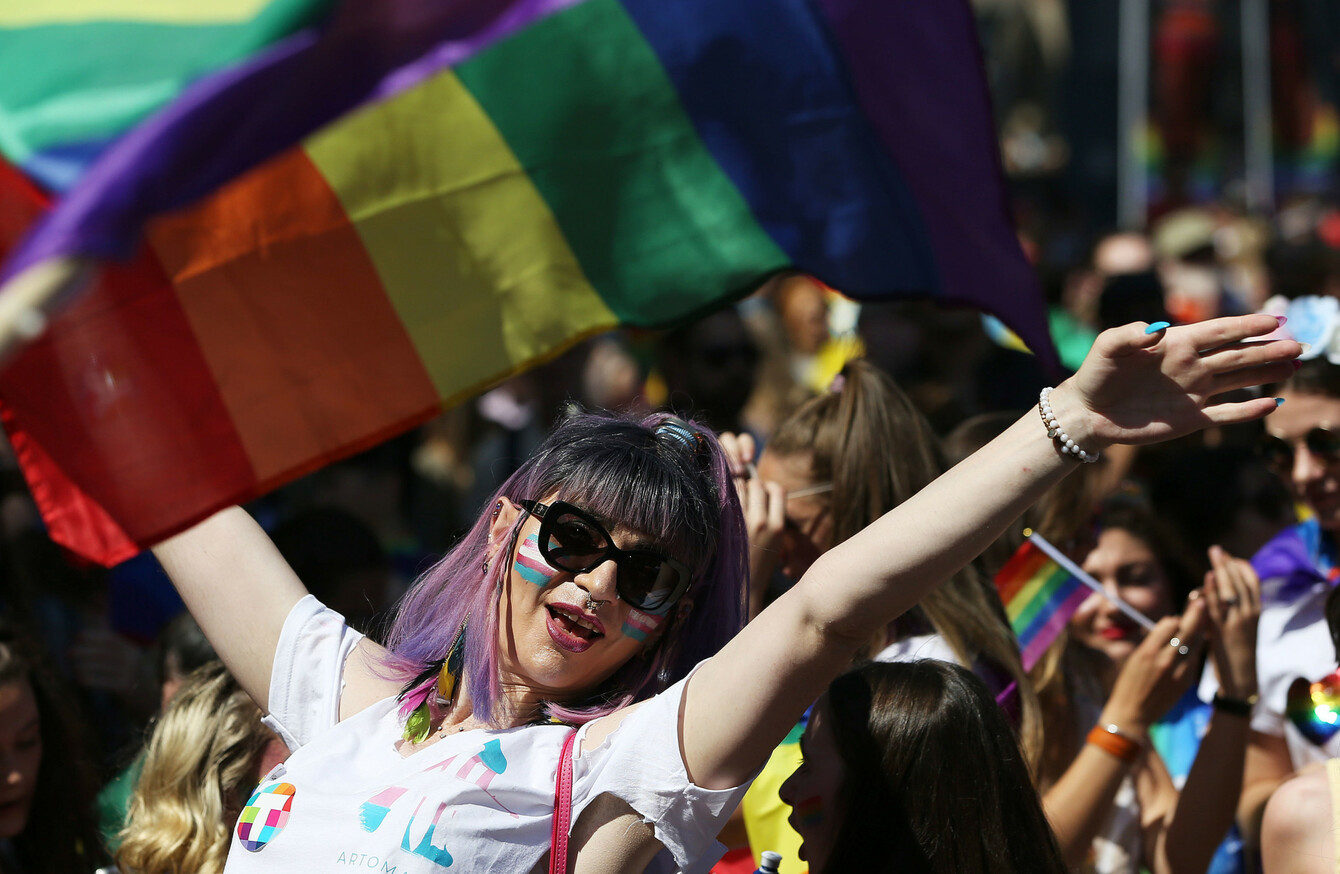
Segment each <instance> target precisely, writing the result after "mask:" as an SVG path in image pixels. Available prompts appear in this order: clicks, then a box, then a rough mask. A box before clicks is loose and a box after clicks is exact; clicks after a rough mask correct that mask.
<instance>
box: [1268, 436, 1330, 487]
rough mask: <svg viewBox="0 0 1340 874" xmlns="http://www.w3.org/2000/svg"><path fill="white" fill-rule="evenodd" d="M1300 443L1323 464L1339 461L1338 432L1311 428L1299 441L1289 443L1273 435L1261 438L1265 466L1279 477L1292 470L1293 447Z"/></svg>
mask: <svg viewBox="0 0 1340 874" xmlns="http://www.w3.org/2000/svg"><path fill="white" fill-rule="evenodd" d="M1296 443H1302V444H1303V445H1304V446H1306V447H1307V451H1308V452H1310V453H1312V455H1314V456H1315V457H1316V458H1317V459H1318V460H1320V461H1321V462H1322V463H1323V464H1332V463H1334V462H1336V461H1340V432H1338V431H1332V430H1331V429H1330V428H1313V429H1312V430H1311V431H1308V432H1307V433H1306V434H1304V435H1303V437H1302V439H1301V440H1299V441H1294V442H1292V443H1291V442H1289V441H1287V440H1282V439H1280V438H1279V437H1276V436H1274V435H1273V434H1267V435H1266V436H1265V437H1263V438H1261V446H1260V454H1261V458H1262V459H1263V460H1264V461H1265V463H1266V466H1268V467H1269V468H1270V469H1271V470H1274V471H1275V472H1276V473H1278V474H1280V475H1281V476H1288V474H1289V472H1290V471H1292V470H1293V462H1294V446H1295V445H1296Z"/></svg>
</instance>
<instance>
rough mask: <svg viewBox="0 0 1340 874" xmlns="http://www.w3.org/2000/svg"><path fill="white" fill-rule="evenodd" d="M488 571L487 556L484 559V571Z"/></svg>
mask: <svg viewBox="0 0 1340 874" xmlns="http://www.w3.org/2000/svg"><path fill="white" fill-rule="evenodd" d="M488 572H489V560H488V559H487V558H486V559H484V573H486V574H487V573H488Z"/></svg>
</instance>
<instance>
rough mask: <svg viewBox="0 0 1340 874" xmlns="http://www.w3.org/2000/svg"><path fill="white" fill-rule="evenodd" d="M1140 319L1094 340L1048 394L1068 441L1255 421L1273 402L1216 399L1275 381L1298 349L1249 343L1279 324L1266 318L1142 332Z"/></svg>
mask: <svg viewBox="0 0 1340 874" xmlns="http://www.w3.org/2000/svg"><path fill="white" fill-rule="evenodd" d="M1147 327H1148V326H1147V325H1146V324H1145V323H1143V322H1136V323H1134V324H1130V325H1123V326H1122V327H1119V328H1113V329H1111V330H1108V331H1104V332H1103V333H1102V334H1099V335H1098V339H1097V340H1096V341H1095V342H1094V344H1093V348H1092V349H1091V350H1090V351H1089V354H1088V356H1087V357H1086V358H1085V359H1084V364H1083V365H1082V366H1081V367H1080V369H1079V372H1078V373H1076V374H1075V375H1074V376H1073V377H1071V378H1070V379H1068V380H1066V381H1065V382H1064V383H1063V384H1062V385H1061V386H1058V387H1057V389H1056V391H1055V392H1053V393H1052V400H1051V404H1052V409H1053V410H1054V411H1055V412H1056V415H1057V418H1058V419H1059V420H1060V421H1061V422H1062V423H1063V424H1064V425H1065V427H1066V429H1067V431H1068V432H1069V433H1070V435H1071V436H1072V437H1073V438H1074V439H1075V441H1076V443H1078V444H1079V445H1080V446H1083V447H1084V448H1086V449H1103V448H1106V447H1107V446H1110V445H1111V444H1113V443H1128V444H1141V443H1153V442H1156V441H1160V440H1168V439H1170V438H1173V437H1179V436H1182V435H1184V434H1189V433H1191V432H1192V431H1196V430H1199V429H1200V428H1204V427H1206V426H1208V425H1212V424H1219V425H1224V424H1232V423H1237V422H1247V421H1251V420H1253V419H1259V418H1261V417H1262V416H1264V415H1266V414H1267V413H1269V412H1271V411H1272V410H1274V409H1275V406H1276V404H1275V400H1274V398H1270V397H1264V398H1253V399H1251V400H1246V401H1237V402H1222V401H1220V402H1216V401H1215V398H1217V397H1218V396H1220V395H1223V394H1225V393H1226V392H1230V391H1233V390H1235V389H1241V388H1247V387H1249V386H1254V385H1261V384H1263V383H1268V382H1282V381H1283V380H1285V379H1287V378H1288V377H1289V376H1291V375H1292V374H1293V372H1294V366H1293V364H1292V362H1293V359H1295V358H1297V357H1298V356H1299V355H1300V354H1302V351H1303V349H1302V346H1300V345H1299V344H1298V343H1297V342H1295V341H1293V340H1284V339H1276V340H1268V341H1259V340H1257V341H1254V340H1253V338H1256V337H1263V336H1265V335H1266V334H1269V333H1271V332H1273V331H1274V330H1275V329H1276V328H1278V327H1279V322H1278V320H1277V319H1276V318H1275V317H1274V316H1271V315H1264V314H1257V315H1250V316H1233V317H1229V318H1222V319H1212V320H1210V321H1206V322H1197V323H1195V324H1191V325H1183V326H1178V327H1173V328H1168V329H1166V330H1164V331H1156V332H1154V333H1152V334H1148V333H1145V330H1146V328H1147Z"/></svg>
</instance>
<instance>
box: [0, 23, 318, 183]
mask: <svg viewBox="0 0 1340 874" xmlns="http://www.w3.org/2000/svg"><path fill="white" fill-rule="evenodd" d="M334 5H335V3H334V2H333V0H193V2H191V3H172V2H162V0H158V2H155V0H109V2H98V3H89V2H82V0H48V2H42V3H5V4H0V155H3V156H4V157H5V159H6V160H7V161H9V162H10V163H11V164H13V165H14V166H15V167H17V168H19V169H20V170H22V171H23V172H24V174H26V175H27V176H28V177H29V178H31V179H33V180H35V181H37V182H38V183H40V184H41V185H43V186H44V187H46V188H47V189H49V190H54V191H66V190H68V189H69V188H71V187H72V186H73V185H74V184H75V183H76V182H77V181H78V180H79V178H80V177H81V176H82V175H83V173H84V171H86V170H87V169H88V167H89V166H90V165H91V164H92V163H93V162H94V161H95V160H96V159H97V158H98V157H99V156H100V155H101V154H102V153H103V152H104V151H106V150H107V148H108V147H109V146H110V145H111V144H112V143H114V142H116V140H118V139H119V138H120V137H121V136H122V135H123V134H125V133H126V132H127V131H129V130H130V129H131V128H133V127H135V126H136V125H138V124H140V123H141V122H143V121H144V120H145V119H147V118H148V117H149V116H151V115H152V114H153V113H155V112H157V111H158V110H160V109H162V108H163V107H165V106H167V105H168V104H170V103H171V102H172V101H174V100H175V99H177V98H178V97H180V96H181V94H182V93H183V92H184V91H185V90H186V89H187V88H188V87H189V86H190V85H191V84H192V83H194V82H195V81H197V80H199V79H201V78H203V77H204V76H206V75H208V74H211V73H214V72H215V71H217V70H220V69H223V68H226V67H229V66H232V65H234V64H237V63H239V62H242V61H245V60H247V59H248V58H249V57H250V56H252V55H253V54H255V53H256V52H258V51H262V50H264V49H265V48H266V47H267V46H269V45H271V44H273V43H275V42H277V41H280V40H282V39H284V38H285V37H288V36H290V35H292V34H293V33H295V32H297V31H299V30H301V29H303V28H304V27H307V26H310V25H312V24H313V23H315V22H317V21H319V20H320V19H321V18H322V17H324V16H325V15H326V14H327V13H328V11H329V10H330V8H331V7H333V6H334Z"/></svg>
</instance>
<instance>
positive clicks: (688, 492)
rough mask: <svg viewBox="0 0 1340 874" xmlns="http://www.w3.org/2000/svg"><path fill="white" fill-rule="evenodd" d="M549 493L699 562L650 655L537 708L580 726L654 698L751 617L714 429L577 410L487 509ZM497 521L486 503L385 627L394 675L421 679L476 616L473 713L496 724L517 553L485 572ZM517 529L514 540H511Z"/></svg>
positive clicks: (733, 509) (744, 553)
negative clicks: (501, 636) (501, 643)
mask: <svg viewBox="0 0 1340 874" xmlns="http://www.w3.org/2000/svg"><path fill="white" fill-rule="evenodd" d="M667 423H681V424H687V425H689V427H690V428H692V429H693V430H694V431H695V432H697V435H698V436H699V437H701V439H700V440H696V441H686V440H685V439H684V436H683V432H682V430H681V431H679V433H675V431H674V429H671V428H663V429H661V430H659V431H658V430H657V429H658V428H660V426H662V425H666V424H667ZM695 443H696V444H697V445H696V446H695ZM549 495H556V496H557V499H558V500H568V501H572V502H573V503H575V504H578V505H580V506H582V507H585V508H587V509H589V510H590V511H592V512H593V513H595V514H597V515H599V516H602V517H604V518H606V519H617V520H619V521H620V522H622V523H623V524H625V525H628V526H629V527H631V528H635V529H637V530H639V531H643V532H645V533H647V534H650V535H652V536H653V537H656V538H657V539H658V540H659V541H660V542H661V544H662V545H663V547H664V548H665V549H666V550H668V551H669V552H670V553H671V554H672V555H674V556H675V557H676V558H678V559H679V560H680V561H682V562H684V563H685V564H687V565H688V566H689V567H690V568H692V569H693V583H692V585H691V586H690V587H689V591H688V594H687V595H686V596H685V597H686V598H687V599H691V600H692V602H693V607H692V609H691V610H690V611H689V612H688V613H687V614H686V615H681V614H680V613H679V611H678V610H677V609H676V608H671V610H670V612H669V613H668V614H667V617H668V618H667V623H666V625H665V629H664V631H663V633H662V634H661V636H660V638H659V639H658V640H657V642H656V644H655V646H654V647H653V648H652V650H651V651H650V652H649V653H647V654H645V655H644V656H638V657H635V658H633V659H630V660H629V661H628V662H627V663H626V664H624V665H623V667H621V668H620V669H619V670H618V671H616V672H615V674H614V675H613V676H612V677H611V678H610V679H609V680H607V681H606V682H605V683H604V684H603V685H602V686H601V687H600V688H599V689H595V690H586V692H585V693H584V694H583V696H582V697H581V698H580V700H568V701H550V702H547V704H546V712H544V713H542V714H536V716H537V717H538V718H544V717H555V718H558V719H560V720H562V721H564V722H571V723H577V724H580V723H583V722H586V721H589V720H591V719H595V718H597V717H600V716H604V715H606V714H609V713H612V712H614V711H615V710H617V709H619V708H620V707H623V706H626V705H628V704H631V703H633V702H635V701H641V700H643V699H645V698H649V697H651V696H652V695H655V694H657V693H658V692H661V691H663V690H664V689H665V688H667V687H668V686H670V685H672V684H674V683H675V682H677V681H679V680H680V679H682V678H683V677H685V676H686V675H687V674H688V672H689V670H690V669H692V668H693V666H694V665H696V664H697V663H698V662H700V661H702V660H703V659H705V658H707V657H709V656H712V655H714V654H715V653H716V652H717V650H719V649H720V648H721V647H722V646H723V645H724V644H725V643H726V641H727V640H729V639H730V638H731V637H732V636H733V635H734V634H735V633H736V632H738V631H739V630H740V628H741V627H742V626H743V624H744V617H745V603H746V597H747V592H748V580H749V562H748V540H747V537H746V534H745V528H744V516H743V514H742V512H741V509H740V503H739V499H738V497H737V496H736V493H735V488H734V486H733V484H732V483H731V476H730V470H729V468H728V467H727V464H726V458H725V455H724V454H723V453H722V451H721V447H720V445H719V444H718V443H717V440H716V438H715V436H713V435H712V433H711V432H710V431H708V430H706V429H704V428H702V427H700V426H698V425H696V424H695V423H692V422H688V423H685V422H683V420H681V419H677V418H675V417H674V416H671V415H668V414H665V413H657V414H653V415H650V416H647V417H645V418H641V419H638V418H634V417H629V416H615V415H596V414H589V413H583V414H578V415H575V416H573V417H571V418H569V419H567V420H566V421H564V422H562V423H561V424H559V425H558V426H557V427H556V428H555V429H554V431H553V433H552V434H550V435H549V437H548V438H547V439H546V440H545V441H544V443H543V444H542V445H541V446H540V448H539V449H538V450H537V451H536V453H535V455H534V456H533V457H531V459H530V460H528V461H527V462H526V463H525V464H523V465H522V466H521V468H520V469H519V470H517V472H516V473H514V474H513V475H512V476H511V477H510V478H508V480H507V482H505V483H503V485H502V487H501V488H499V489H498V491H497V492H496V493H495V494H494V495H493V497H491V498H490V499H489V501H488V503H486V504H485V507H492V506H493V505H494V504H495V503H496V502H497V501H498V499H499V498H508V499H509V500H511V501H513V502H516V501H522V500H528V499H530V500H540V499H541V498H544V497H546V496H549ZM525 518H526V516H525V515H522V516H521V518H520V519H519V520H518V522H517V525H518V527H519V526H520V524H521V523H522V521H524V519H525ZM489 527H490V517H489V514H488V513H487V512H485V513H483V514H481V515H480V517H479V519H478V521H476V522H475V524H474V525H473V526H472V527H471V528H470V531H469V533H467V534H466V535H465V537H464V538H463V539H462V540H461V542H460V543H458V544H457V545H456V546H455V547H453V548H452V549H451V550H450V551H449V552H448V553H447V554H446V555H445V556H443V557H442V559H441V561H439V562H438V563H437V564H436V565H435V566H434V567H433V568H431V569H430V570H429V571H428V572H427V573H425V574H424V575H423V576H422V577H420V578H419V580H418V581H417V582H416V583H415V584H414V586H413V588H411V589H410V591H409V592H408V593H407V594H406V595H405V597H404V599H403V600H402V601H401V602H400V605H399V607H398V608H397V610H396V616H395V619H394V621H393V622H392V624H391V628H390V632H389V634H388V635H387V649H388V650H389V651H390V657H389V659H388V661H387V668H388V670H389V671H390V673H391V676H392V677H393V678H395V679H398V680H399V681H402V682H413V681H414V679H415V678H416V677H421V675H423V673H424V672H425V671H426V670H428V669H429V668H430V666H431V665H433V664H434V663H435V662H438V661H439V660H441V659H443V658H445V657H446V654H447V650H448V649H449V648H450V646H451V644H452V641H453V639H454V638H455V635H456V632H457V630H458V629H459V628H460V627H461V624H462V623H463V622H465V619H466V617H467V616H468V617H470V623H469V630H468V632H467V634H466V636H465V660H464V668H463V673H464V674H465V682H466V683H467V686H468V688H469V689H470V695H471V698H472V699H473V703H474V709H475V713H476V714H477V715H481V718H484V719H486V721H488V722H490V723H493V722H494V720H497V719H498V718H499V717H500V716H502V713H501V712H500V708H499V705H500V703H501V701H502V693H501V687H500V682H499V667H498V661H499V654H498V616H499V608H500V603H501V597H502V591H503V584H504V582H505V580H506V578H507V575H508V574H509V573H510V572H511V565H512V562H511V559H510V556H509V557H507V558H506V559H504V558H503V556H502V555H501V554H500V556H499V558H498V560H496V561H494V562H492V564H491V565H490V567H489V569H488V571H487V572H485V571H483V564H484V559H485V557H486V556H487V554H488V552H487V549H488V534H489ZM516 530H517V529H516V528H514V529H513V532H512V534H513V536H512V537H511V539H510V541H509V544H508V545H509V547H510V548H512V549H514V548H515V545H516V543H515V541H516V538H515V534H516Z"/></svg>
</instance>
